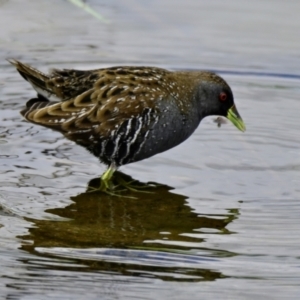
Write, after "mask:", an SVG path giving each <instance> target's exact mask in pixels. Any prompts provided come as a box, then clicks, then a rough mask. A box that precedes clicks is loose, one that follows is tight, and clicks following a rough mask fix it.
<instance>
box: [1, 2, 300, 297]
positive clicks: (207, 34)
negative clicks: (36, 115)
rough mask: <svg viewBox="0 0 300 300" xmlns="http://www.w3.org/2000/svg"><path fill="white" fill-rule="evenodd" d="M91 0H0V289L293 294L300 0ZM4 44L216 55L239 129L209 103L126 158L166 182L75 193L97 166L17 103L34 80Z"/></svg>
mask: <svg viewBox="0 0 300 300" xmlns="http://www.w3.org/2000/svg"><path fill="white" fill-rule="evenodd" d="M86 3H88V4H90V6H91V7H92V8H93V9H94V10H95V11H97V12H98V13H99V14H101V15H102V16H103V17H104V18H105V20H104V21H103V20H102V21H101V20H98V19H96V18H94V17H93V16H91V15H89V14H88V13H87V12H85V11H83V10H81V9H79V8H77V7H76V6H73V5H72V4H71V3H69V2H68V1H59V0H56V1H51V5H50V4H49V3H48V2H47V1H45V2H44V1H37V0H31V1H27V2H26V11H25V12H24V1H23V0H22V1H21V0H7V1H0V25H1V28H2V30H1V31H0V43H1V47H0V58H1V59H0V69H1V72H0V206H1V210H0V245H1V247H0V265H1V274H0V298H3V299H5V298H6V299H54V298H55V299H57V298H58V299H71V298H72V299H133V298H136V299H169V298H171V297H172V298H173V299H200V298H201V299H253V298H258V299H282V298H284V299H299V297H300V263H299V258H300V254H299V248H300V236H299V227H300V224H299V215H300V203H299V201H300V199H299V195H300V173H299V171H300V152H299V147H300V136H299V130H300V123H299V121H298V119H299V117H298V112H299V111H300V102H299V98H300V85H299V83H300V73H299V50H300V41H299V39H298V38H297V35H298V28H299V25H300V21H299V17H298V12H299V9H300V3H298V2H297V1H294V2H292V1H290V2H289V4H288V5H284V4H283V3H282V2H281V1H272V3H271V2H268V1H264V2H261V1H252V2H249V1H237V0H231V1H227V2H226V5H225V4H223V2H222V1H210V2H209V4H208V3H204V2H201V1H198V2H196V1H192V0H187V1H185V5H184V6H182V5H181V3H182V2H180V1H164V2H161V1H148V2H143V1H133V0H132V1H126V4H120V3H118V2H116V1H107V0H106V1H105V0H102V1H96V0H93V1H86ZM162 3H163V4H162ZM12 20H13V22H12ZM8 24H9V25H8ZM4 28H5V30H4ZM8 57H14V58H17V59H21V60H23V61H25V62H28V63H31V64H33V65H34V66H36V67H38V68H41V69H42V70H44V71H46V70H47V69H48V68H51V67H61V68H64V67H65V68H69V67H72V68H85V69H88V68H96V67H102V66H108V65H116V64H140V65H156V66H162V67H168V68H174V69H176V68H178V69H211V70H216V71H218V72H219V73H220V74H221V75H222V76H223V77H224V78H225V79H226V80H227V81H228V83H229V84H230V86H231V87H232V89H233V91H234V95H235V99H236V100H235V101H236V104H237V107H238V109H239V112H240V114H241V115H242V117H243V119H244V120H245V122H246V126H247V131H246V132H245V133H244V134H243V133H241V132H238V131H237V130H236V129H235V128H234V127H233V126H232V125H231V124H229V123H227V124H223V125H222V126H221V128H218V127H217V124H216V123H215V122H214V118H207V119H205V120H204V121H203V122H202V123H201V126H200V127H199V128H198V129H197V131H196V132H195V133H194V134H193V136H192V137H191V138H190V139H189V140H188V141H186V142H185V143H183V144H182V145H180V146H178V147H176V148H175V149H172V150H170V151H168V152H166V153H162V154H160V155H157V156H155V157H152V158H150V159H148V160H145V161H141V162H139V163H135V164H132V165H128V166H125V167H123V168H122V169H121V171H122V172H124V173H126V174H128V175H130V176H132V177H133V178H135V179H138V180H140V181H142V182H148V181H154V182H157V183H159V184H161V186H159V187H157V188H154V189H153V191H152V194H142V193H141V194H138V195H135V196H136V197H137V199H130V198H115V197H108V196H103V195H100V194H97V193H86V189H87V187H88V184H91V185H93V184H95V181H96V180H97V177H99V175H100V174H101V173H102V172H103V170H104V166H103V165H100V164H99V162H98V161H97V159H96V158H94V157H92V156H91V155H89V154H88V153H87V152H86V151H85V150H84V149H82V148H80V147H79V146H76V145H74V144H73V143H71V142H69V141H66V140H65V139H64V138H62V137H61V135H60V134H59V133H55V132H53V131H51V130H48V129H46V128H42V127H38V126H34V125H32V124H30V123H28V122H26V121H24V120H23V119H22V118H21V116H20V115H19V110H20V109H21V108H22V107H23V105H24V103H25V102H26V100H27V99H29V98H31V97H33V96H34V93H33V91H32V89H31V88H30V86H29V85H28V84H27V83H26V82H25V81H24V80H23V79H22V78H21V77H20V76H19V75H18V74H17V73H16V71H15V70H14V69H13V68H12V67H11V66H10V65H9V64H8V63H7V62H6V61H5V58H8ZM90 181H92V182H91V183H90Z"/></svg>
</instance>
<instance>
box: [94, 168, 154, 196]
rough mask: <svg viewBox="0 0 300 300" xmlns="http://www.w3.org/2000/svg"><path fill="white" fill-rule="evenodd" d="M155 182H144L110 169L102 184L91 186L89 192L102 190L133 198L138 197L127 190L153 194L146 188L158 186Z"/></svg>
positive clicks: (110, 193) (101, 181)
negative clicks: (112, 171)
mask: <svg viewBox="0 0 300 300" xmlns="http://www.w3.org/2000/svg"><path fill="white" fill-rule="evenodd" d="M157 186H158V185H157V184H155V183H142V182H139V181H137V180H134V179H132V177H130V176H128V175H126V174H123V173H121V172H114V173H111V172H110V171H109V169H108V170H107V171H106V172H105V173H104V174H103V175H102V176H101V178H100V184H99V185H98V187H95V186H89V189H88V191H89V192H102V193H105V194H107V195H110V196H116V197H126V198H133V199H136V197H133V196H128V195H126V192H133V193H147V194H151V193H152V192H151V191H146V189H152V188H155V187H157Z"/></svg>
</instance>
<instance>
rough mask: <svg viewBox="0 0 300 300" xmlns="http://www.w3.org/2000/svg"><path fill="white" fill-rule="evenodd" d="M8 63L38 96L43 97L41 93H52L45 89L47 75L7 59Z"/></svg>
mask: <svg viewBox="0 0 300 300" xmlns="http://www.w3.org/2000/svg"><path fill="white" fill-rule="evenodd" d="M8 61H9V62H10V63H11V64H12V65H14V66H15V67H16V69H17V71H18V72H19V73H20V74H21V76H22V77H23V78H24V79H25V80H27V81H28V82H29V83H30V84H31V85H32V86H33V88H34V89H35V90H36V91H37V93H38V94H42V95H44V94H45V93H43V91H44V92H48V93H52V91H51V90H49V89H48V87H47V81H48V80H49V79H50V77H49V76H48V75H46V74H44V73H42V72H41V71H39V70H37V69H35V68H33V67H31V66H29V65H27V64H24V63H21V62H20V61H18V60H15V59H8Z"/></svg>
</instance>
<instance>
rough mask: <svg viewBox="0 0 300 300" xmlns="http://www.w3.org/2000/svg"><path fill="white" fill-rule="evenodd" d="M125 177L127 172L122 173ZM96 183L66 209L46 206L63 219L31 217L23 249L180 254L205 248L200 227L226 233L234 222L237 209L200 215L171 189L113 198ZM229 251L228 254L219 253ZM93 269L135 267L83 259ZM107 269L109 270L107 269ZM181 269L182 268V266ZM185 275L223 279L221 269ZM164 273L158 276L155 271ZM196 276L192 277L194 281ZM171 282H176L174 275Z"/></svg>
mask: <svg viewBox="0 0 300 300" xmlns="http://www.w3.org/2000/svg"><path fill="white" fill-rule="evenodd" d="M118 175H119V176H124V179H126V180H128V176H127V175H124V174H122V173H119V174H118ZM96 186H99V179H94V180H92V181H91V182H90V183H89V187H88V189H87V190H88V191H87V192H85V193H82V194H79V195H77V196H75V197H72V198H71V199H72V200H73V202H74V203H72V204H70V205H69V206H67V207H65V208H54V209H49V210H47V212H48V213H51V214H54V215H57V216H60V217H63V218H67V219H68V220H64V221H52V220H30V221H31V222H34V223H35V227H34V228H31V229H29V235H27V236H23V237H22V238H23V239H24V240H31V241H33V243H32V244H29V243H28V242H26V243H24V244H23V246H22V248H23V249H24V250H27V251H30V252H31V253H34V252H35V249H36V247H43V248H45V247H46V248H47V247H48V248H53V247H64V248H66V249H67V248H76V249H83V248H85V249H86V248H99V249H100V248H106V249H107V248H109V249H134V250H137V249H138V250H139V251H141V252H145V251H153V250H154V251H163V252H165V253H169V254H170V255H171V254H172V253H184V254H185V255H186V254H187V253H188V252H189V251H194V252H193V253H196V252H195V249H196V250H197V249H203V244H202V242H203V237H201V235H200V233H201V228H210V229H214V230H216V231H217V232H222V233H224V232H225V233H226V232H227V233H230V232H229V231H226V229H225V227H226V226H227V225H228V224H229V223H230V222H232V221H233V220H234V219H235V218H236V215H237V213H236V212H234V211H230V212H229V213H228V214H224V215H223V216H220V215H218V216H217V217H216V216H215V217H212V216H207V215H199V214H197V213H195V212H193V211H192V209H191V207H189V206H188V205H187V202H186V199H187V197H185V196H183V195H179V194H175V193H172V192H171V189H172V188H171V187H169V186H166V185H155V186H152V188H151V189H147V191H148V192H149V193H144V192H131V194H130V196H134V197H132V198H128V197H113V196H109V195H106V194H103V193H100V192H90V190H91V188H92V187H96ZM221 255H222V256H223V257H224V255H232V254H231V253H228V252H223V253H222V254H221ZM84 264H85V265H87V264H88V265H89V266H90V267H91V268H93V269H95V268H96V269H98V270H103V271H120V270H121V269H122V273H124V272H125V271H124V270H127V271H126V272H125V273H126V274H128V272H131V271H129V270H132V268H133V266H132V265H131V266H130V265H128V266H127V267H126V266H124V265H122V264H120V263H109V264H108V263H107V262H106V263H105V262H104V261H102V262H101V261H97V262H95V261H93V262H91V261H90V262H87V261H84ZM108 268H109V269H108ZM134 269H135V270H137V269H138V270H139V272H138V273H139V274H140V273H143V272H146V271H147V272H149V271H150V272H153V274H154V273H155V275H154V276H157V277H160V278H164V276H166V272H167V273H169V274H170V276H169V277H168V280H171V279H170V278H173V277H172V276H171V274H173V273H174V272H175V273H176V272H177V271H178V270H175V269H176V268H175V269H174V268H172V267H170V268H166V267H161V266H158V265H157V266H151V267H149V266H138V265H135V267H134ZM180 269H181V270H180V271H179V272H181V273H182V272H183V273H185V271H184V268H180ZM186 272H187V273H186V274H190V275H193V276H196V277H195V278H197V280H213V279H215V278H220V277H224V276H223V275H222V274H221V273H219V272H215V271H210V270H208V269H199V268H196V269H194V270H191V269H190V268H188V269H187V270H186ZM160 273H161V274H162V273H163V274H164V275H161V276H160V275H159V274H160ZM195 278H193V279H191V280H193V281H194V280H196V279H195ZM173 280H179V278H178V276H177V277H174V278H173Z"/></svg>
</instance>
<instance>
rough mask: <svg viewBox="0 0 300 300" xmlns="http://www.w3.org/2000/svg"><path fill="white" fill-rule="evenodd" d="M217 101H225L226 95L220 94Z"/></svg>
mask: <svg viewBox="0 0 300 300" xmlns="http://www.w3.org/2000/svg"><path fill="white" fill-rule="evenodd" d="M219 100H220V101H222V102H224V101H226V100H227V94H226V93H224V92H222V93H220V95H219Z"/></svg>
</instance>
